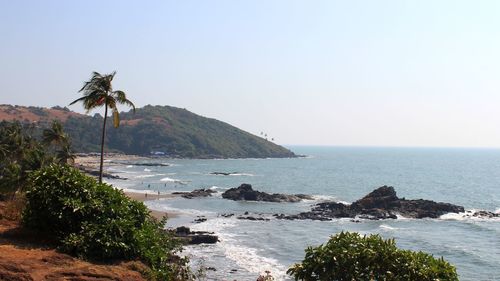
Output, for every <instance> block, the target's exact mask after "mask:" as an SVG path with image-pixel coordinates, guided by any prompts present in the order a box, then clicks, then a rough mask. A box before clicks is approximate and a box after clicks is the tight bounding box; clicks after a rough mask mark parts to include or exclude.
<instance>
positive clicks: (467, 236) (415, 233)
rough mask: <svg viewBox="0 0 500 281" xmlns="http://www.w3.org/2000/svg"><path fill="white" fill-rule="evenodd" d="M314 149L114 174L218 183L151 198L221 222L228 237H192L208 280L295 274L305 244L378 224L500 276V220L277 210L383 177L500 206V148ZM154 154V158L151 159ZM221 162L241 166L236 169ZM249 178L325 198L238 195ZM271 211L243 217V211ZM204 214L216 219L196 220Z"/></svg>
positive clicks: (144, 181) (261, 185) (371, 185)
mask: <svg viewBox="0 0 500 281" xmlns="http://www.w3.org/2000/svg"><path fill="white" fill-rule="evenodd" d="M291 149H292V150H293V151H294V152H296V153H298V154H304V155H307V157H305V158H295V159H224V160H194V159H193V160H188V159H157V160H154V161H157V162H159V163H169V164H171V165H170V166H168V167H144V166H134V165H129V163H126V162H124V163H123V165H121V166H113V167H111V168H110V172H113V173H116V174H119V175H121V176H124V177H127V178H128V180H126V181H120V180H115V181H112V183H113V184H114V185H116V186H119V187H121V188H124V189H126V190H129V191H136V192H151V193H155V192H157V191H160V192H162V193H170V192H173V191H192V190H193V189H198V188H211V189H213V190H216V191H217V193H216V194H214V196H213V197H209V198H197V199H184V198H175V199H164V200H155V201H148V202H146V204H147V205H148V206H149V207H150V208H153V209H158V210H166V211H174V212H177V213H179V214H180V216H179V217H176V218H173V219H171V220H169V221H168V223H167V227H176V226H179V225H186V226H189V227H191V229H192V230H204V231H212V232H215V233H216V234H217V235H219V238H220V240H221V242H220V243H217V244H215V245H198V246H189V247H186V250H185V251H184V252H183V254H185V255H188V256H190V258H191V260H192V266H193V267H194V268H196V267H199V266H205V267H214V268H216V269H217V270H216V271H207V280H256V279H257V277H258V276H259V273H263V272H264V271H266V270H269V271H271V273H272V275H273V276H274V277H275V278H276V280H291V279H290V277H288V276H287V275H286V273H285V272H286V270H287V268H288V267H289V266H290V265H292V264H294V263H296V262H299V261H301V260H302V259H303V258H304V249H305V248H306V247H307V246H314V245H319V244H322V243H325V242H326V241H327V240H328V238H329V237H330V236H331V235H334V234H336V233H338V232H340V231H343V230H347V231H357V232H360V233H362V234H371V233H378V234H380V235H381V236H383V237H385V238H395V239H396V242H397V244H398V246H399V247H401V248H404V249H411V250H421V251H425V252H428V253H431V254H433V255H435V256H443V257H444V258H445V259H446V260H448V261H449V262H451V263H452V264H454V265H455V266H456V267H457V271H458V273H459V275H460V280H500V220H498V219H477V218H464V217H463V216H462V215H455V214H451V215H445V216H443V217H441V218H439V219H421V220H417V219H407V218H400V219H397V220H380V221H369V220H361V221H360V222H358V223H356V222H351V221H350V220H349V219H337V220H333V221H326V222H324V221H310V220H295V221H288V220H276V219H273V218H272V215H273V214H275V213H285V214H294V213H298V212H301V211H306V210H309V209H310V207H311V205H313V204H315V203H317V202H320V201H324V200H337V201H342V202H352V201H355V200H357V199H359V198H361V197H363V196H364V195H366V194H367V193H369V192H371V191H372V190H373V189H375V188H377V187H379V186H382V185H391V186H394V187H395V189H396V192H397V194H398V196H399V197H405V198H407V199H418V198H423V199H430V200H435V201H441V202H449V203H453V204H458V205H462V206H464V207H465V208H466V210H488V211H492V212H500V150H494V149H438V148H351V147H291ZM148 162H151V160H148ZM211 172H236V173H237V174H234V175H230V176H223V175H212V174H210V173H211ZM242 183H249V184H252V186H253V188H254V189H256V190H259V191H265V192H269V193H287V194H296V193H305V194H310V195H313V196H314V198H315V200H311V201H305V202H300V203H266V202H235V201H230V200H225V199H222V197H221V194H222V192H223V191H225V190H227V189H228V188H231V187H237V186H239V185H240V184H242ZM244 212H249V214H250V215H253V216H261V217H267V218H270V220H269V221H248V220H238V219H236V218H235V216H233V217H230V218H225V217H222V216H221V214H227V213H234V214H236V215H242V214H243V213H244ZM197 216H204V217H205V218H207V221H205V222H202V223H194V222H193V221H194V219H195V218H196V217H197Z"/></svg>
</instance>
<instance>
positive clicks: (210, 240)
mask: <svg viewBox="0 0 500 281" xmlns="http://www.w3.org/2000/svg"><path fill="white" fill-rule="evenodd" d="M173 232H174V235H175V236H176V237H177V238H180V239H181V240H182V241H183V242H184V243H186V244H190V245H196V244H215V243H217V242H219V237H218V236H217V235H213V233H212V232H206V231H191V230H190V229H189V227H185V226H180V227H178V228H176V229H175V230H174V231H173Z"/></svg>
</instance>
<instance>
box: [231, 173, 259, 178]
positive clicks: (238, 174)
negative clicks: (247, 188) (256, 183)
mask: <svg viewBox="0 0 500 281" xmlns="http://www.w3.org/2000/svg"><path fill="white" fill-rule="evenodd" d="M230 176H246V177H255V175H254V174H250V173H234V174H230Z"/></svg>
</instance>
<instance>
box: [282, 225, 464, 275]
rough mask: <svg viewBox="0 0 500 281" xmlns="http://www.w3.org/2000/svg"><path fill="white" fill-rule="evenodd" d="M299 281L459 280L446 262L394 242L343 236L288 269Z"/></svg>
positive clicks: (311, 252) (392, 240) (356, 234)
mask: <svg viewBox="0 0 500 281" xmlns="http://www.w3.org/2000/svg"><path fill="white" fill-rule="evenodd" d="M287 273H288V274H290V275H292V276H293V277H294V278H295V280H308V281H312V280H349V281H350V280H387V281H389V280H422V281H425V280H458V277H457V273H456V270H455V267H454V266H452V265H451V264H449V263H448V262H446V261H445V260H444V259H443V258H440V259H435V258H434V257H433V256H432V255H429V254H426V253H423V252H413V251H409V250H400V249H398V248H397V247H396V245H395V242H394V239H388V240H384V239H382V238H381V237H380V236H379V235H370V236H361V235H359V234H358V233H349V232H341V233H339V234H337V235H335V236H333V237H331V238H330V240H329V241H328V242H327V243H326V245H320V246H318V247H315V248H313V247H309V248H307V249H306V256H305V259H304V260H303V261H302V263H299V264H295V265H294V266H292V267H291V268H290V269H288V272H287Z"/></svg>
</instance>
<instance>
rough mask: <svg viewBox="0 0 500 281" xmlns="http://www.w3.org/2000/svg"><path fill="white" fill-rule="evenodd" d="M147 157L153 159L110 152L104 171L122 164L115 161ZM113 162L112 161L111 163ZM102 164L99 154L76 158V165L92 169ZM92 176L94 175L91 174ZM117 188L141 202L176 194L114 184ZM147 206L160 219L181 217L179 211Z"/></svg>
mask: <svg viewBox="0 0 500 281" xmlns="http://www.w3.org/2000/svg"><path fill="white" fill-rule="evenodd" d="M146 159H152V158H148V157H144V156H138V155H127V154H108V155H105V161H107V162H108V163H106V162H104V173H109V172H108V171H106V167H110V166H118V165H121V164H118V163H113V161H137V160H146ZM109 162H111V163H109ZM99 164H100V156H98V155H86V156H78V157H76V159H75V166H77V167H78V166H81V167H85V168H88V169H91V170H94V169H98V168H99ZM91 176H92V175H91ZM113 187H114V188H116V189H119V190H122V191H123V193H124V194H125V195H126V196H127V197H128V198H130V199H132V200H136V201H139V202H143V203H144V202H146V201H154V200H160V199H168V198H174V197H175V195H173V194H159V195H158V194H154V193H142V192H132V191H125V190H123V189H122V188H120V187H119V186H113ZM146 207H147V208H148V210H149V212H150V214H151V215H152V216H153V217H154V218H156V219H158V220H161V219H162V218H163V217H164V216H167V218H169V219H170V218H176V217H179V216H180V214H179V213H175V212H166V211H159V210H154V209H151V208H149V207H148V206H147V205H146Z"/></svg>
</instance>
